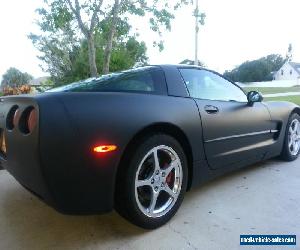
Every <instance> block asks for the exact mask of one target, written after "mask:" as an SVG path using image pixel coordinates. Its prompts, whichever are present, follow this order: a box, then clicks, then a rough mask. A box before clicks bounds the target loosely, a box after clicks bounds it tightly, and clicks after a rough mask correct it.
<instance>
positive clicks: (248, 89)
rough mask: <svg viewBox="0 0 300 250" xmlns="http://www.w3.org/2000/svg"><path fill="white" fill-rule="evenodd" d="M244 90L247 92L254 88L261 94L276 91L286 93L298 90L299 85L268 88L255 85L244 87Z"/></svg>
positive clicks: (275, 92) (299, 88) (274, 92)
mask: <svg viewBox="0 0 300 250" xmlns="http://www.w3.org/2000/svg"><path fill="white" fill-rule="evenodd" d="M244 90H245V91H247V92H249V91H251V90H256V91H259V92H261V93H262V94H264V95H266V94H277V93H287V92H300V86H296V87H288V88H285V87H284V88H279V87H269V88H255V87H245V88H244Z"/></svg>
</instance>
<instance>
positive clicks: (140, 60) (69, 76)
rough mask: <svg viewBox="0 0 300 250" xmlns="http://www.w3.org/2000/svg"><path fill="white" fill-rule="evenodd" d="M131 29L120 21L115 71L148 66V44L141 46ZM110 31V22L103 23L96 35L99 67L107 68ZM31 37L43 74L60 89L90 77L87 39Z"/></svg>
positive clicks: (113, 58)
mask: <svg viewBox="0 0 300 250" xmlns="http://www.w3.org/2000/svg"><path fill="white" fill-rule="evenodd" d="M130 29H131V26H130V25H129V24H128V23H127V22H125V21H122V20H120V19H118V26H117V29H116V38H115V40H114V43H113V49H112V53H111V60H110V67H111V69H112V71H118V70H124V69H128V68H131V67H134V66H143V65H146V64H147V62H148V58H147V56H146V49H147V48H146V45H145V43H143V42H138V41H137V40H136V37H135V36H134V35H133V36H131V35H129V32H130ZM109 31H110V30H109V24H108V22H107V20H103V21H102V22H100V23H99V25H98V26H97V32H96V33H95V44H96V45H97V50H96V65H97V66H99V65H103V60H104V56H103V55H104V53H105V52H104V50H105V44H106V39H107V35H108V33H109ZM29 37H30V39H31V40H32V42H33V44H34V45H35V47H36V48H37V49H38V50H39V51H40V52H41V53H40V56H39V59H40V60H41V61H42V62H43V65H42V68H43V70H44V71H47V72H49V73H50V75H51V78H52V80H53V81H54V82H55V83H56V85H61V84H66V83H69V82H73V81H78V80H80V79H83V78H88V77H89V76H90V70H89V63H88V57H89V53H88V42H87V41H86V39H84V38H83V39H78V40H75V39H74V37H73V36H72V34H70V33H68V32H65V33H62V34H59V35H56V34H51V36H49V35H43V36H37V35H33V34H31V35H30V36H29Z"/></svg>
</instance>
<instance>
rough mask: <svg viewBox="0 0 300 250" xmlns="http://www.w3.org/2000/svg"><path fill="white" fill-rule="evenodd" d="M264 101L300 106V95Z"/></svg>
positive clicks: (265, 99)
mask: <svg viewBox="0 0 300 250" xmlns="http://www.w3.org/2000/svg"><path fill="white" fill-rule="evenodd" d="M264 101H288V102H293V103H296V104H298V105H300V95H297V96H281V97H272V98H271V97H269V98H264Z"/></svg>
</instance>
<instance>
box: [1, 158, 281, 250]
mask: <svg viewBox="0 0 300 250" xmlns="http://www.w3.org/2000/svg"><path fill="white" fill-rule="evenodd" d="M280 163H281V162H278V164H280ZM274 164H275V166H276V165H277V160H272V161H271V162H270V161H267V162H263V163H259V164H255V165H254V166H250V167H247V168H244V169H241V170H237V171H234V172H232V173H229V174H226V175H225V176H223V177H219V178H217V179H215V180H213V181H210V182H208V183H206V184H204V185H202V186H200V187H197V188H195V189H193V190H192V191H191V192H189V193H188V194H187V195H186V199H185V201H184V204H183V205H184V207H189V206H190V205H191V204H193V202H194V200H195V196H199V195H200V196H206V195H207V194H208V193H209V192H210V191H211V190H212V189H213V188H215V186H217V185H225V184H226V182H231V181H232V180H233V179H234V178H241V179H242V178H246V177H247V175H248V174H250V173H251V172H252V171H257V169H259V168H266V167H267V168H268V167H270V166H273V165H274ZM5 178H9V179H10V180H9V183H8V184H9V185H8V187H6V188H5V190H2V191H3V193H2V194H1V196H0V197H1V200H0V203H1V205H0V206H1V207H0V223H1V226H0V235H1V236H0V240H1V238H2V239H5V241H6V242H7V244H8V245H7V248H6V249H14V247H13V248H11V247H10V246H9V244H12V242H14V243H13V244H14V245H16V248H17V249H21V248H22V249H52V248H55V249H57V248H63V249H80V248H95V247H96V246H99V245H100V246H101V248H103V249H105V248H110V249H112V248H113V249H118V248H130V246H129V245H128V246H127V247H126V244H130V242H132V241H134V240H135V239H136V238H138V237H140V236H144V235H146V234H150V233H152V232H151V231H147V230H143V229H141V228H138V227H136V226H134V225H132V224H130V223H129V222H127V221H126V220H124V219H123V218H122V217H120V216H119V215H118V214H117V213H116V212H112V213H109V214H105V215H95V216H67V215H62V214H60V213H58V212H56V211H55V210H54V209H52V208H51V207H48V206H47V205H45V204H44V203H43V202H41V201H40V200H38V199H37V198H36V197H34V196H33V195H32V194H30V193H29V192H27V191H26V190H25V189H23V188H22V187H21V186H20V185H19V184H17V183H16V182H15V181H14V180H13V178H12V177H11V176H10V175H7V176H5ZM2 191H1V192H2ZM198 200H199V199H198ZM199 206H201V204H199ZM181 213H183V210H182V211H181V212H180V214H181ZM175 219H176V218H175ZM156 233H157V232H156ZM3 237H5V238H3ZM1 241H2V240H1ZM147 244H150V243H147ZM147 246H148V247H150V246H151V245H147Z"/></svg>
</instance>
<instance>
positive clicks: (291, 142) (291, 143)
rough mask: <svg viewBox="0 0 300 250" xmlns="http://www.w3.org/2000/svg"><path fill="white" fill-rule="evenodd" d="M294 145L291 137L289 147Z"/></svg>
mask: <svg viewBox="0 0 300 250" xmlns="http://www.w3.org/2000/svg"><path fill="white" fill-rule="evenodd" d="M292 145H293V139H292V138H290V139H289V148H291V146H292Z"/></svg>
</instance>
